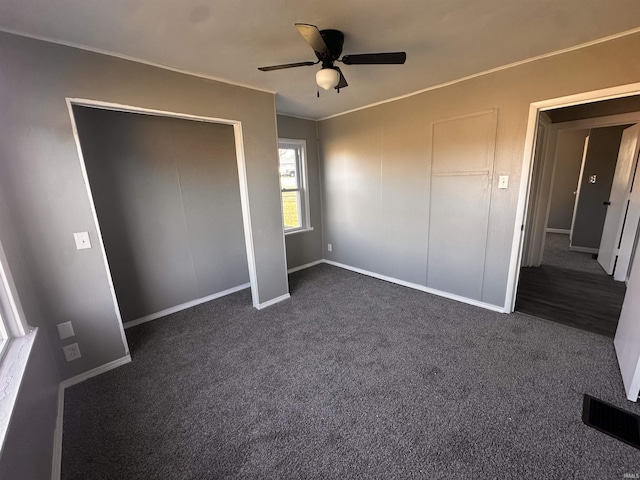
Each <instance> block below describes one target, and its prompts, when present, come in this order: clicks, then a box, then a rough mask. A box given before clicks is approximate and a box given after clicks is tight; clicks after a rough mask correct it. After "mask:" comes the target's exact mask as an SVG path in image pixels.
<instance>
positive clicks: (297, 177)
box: [278, 139, 311, 233]
mask: <svg viewBox="0 0 640 480" xmlns="http://www.w3.org/2000/svg"><path fill="white" fill-rule="evenodd" d="M278 153H279V156H280V189H281V191H282V216H283V218H284V232H285V233H293V232H300V231H304V230H311V225H310V223H309V192H308V190H307V159H306V153H307V152H306V142H305V141H304V140H289V139H280V140H279V141H278Z"/></svg>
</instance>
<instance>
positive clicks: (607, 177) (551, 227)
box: [515, 99, 640, 338]
mask: <svg viewBox="0 0 640 480" xmlns="http://www.w3.org/2000/svg"><path fill="white" fill-rule="evenodd" d="M606 103H607V102H605V104H606ZM618 103H620V102H618V101H616V105H617V104H618ZM625 105H626V107H627V108H629V109H632V108H638V106H637V105H636V102H634V101H633V99H628V100H626V102H625ZM605 106H606V105H599V106H598V107H599V108H597V109H596V108H594V107H592V108H591V110H595V111H596V112H603V111H605V109H604V107H605ZM573 108H575V107H569V110H571V109H573ZM582 110H583V111H582V112H581V115H582V116H588V115H590V114H591V111H590V110H589V109H585V108H582ZM566 111H567V108H563V109H557V110H549V111H547V112H545V114H546V117H547V119H548V120H547V123H546V126H547V129H548V130H551V131H552V133H553V134H552V135H549V137H550V138H551V139H552V140H551V141H550V142H549V145H548V146H546V151H545V150H542V149H541V150H539V151H538V154H537V156H536V160H535V161H536V163H538V164H539V165H543V166H544V164H547V167H549V166H550V165H551V166H552V167H553V168H550V170H551V171H552V175H551V176H550V178H549V177H547V178H546V179H545V178H544V177H542V178H541V180H540V181H539V183H538V184H537V185H536V186H532V189H531V200H530V211H532V212H535V211H536V210H537V209H539V210H541V212H542V215H539V216H540V220H541V223H540V225H538V229H539V233H538V237H537V238H536V237H535V234H536V229H534V228H531V229H529V230H528V231H527V232H526V233H525V236H526V237H527V240H528V241H526V242H525V252H523V262H522V268H521V270H520V283H519V285H518V293H517V298H516V306H515V309H516V310H517V311H519V312H522V313H527V314H530V315H534V316H537V317H541V318H545V319H547V320H551V321H554V322H557V323H562V324H565V325H570V326H572V327H575V328H579V329H582V330H587V331H590V332H594V333H598V334H602V335H606V336H609V337H611V338H613V336H614V335H615V331H616V326H617V320H618V318H619V316H620V311H621V307H622V302H623V300H624V295H625V285H624V282H619V281H616V280H615V279H614V278H612V277H611V276H609V274H610V273H611V272H607V271H605V269H604V268H603V267H602V266H601V264H600V263H602V262H599V258H598V253H599V248H600V245H601V243H602V244H603V245H605V244H607V242H609V243H612V241H611V238H613V237H617V236H619V232H611V230H612V229H613V228H612V225H613V224H616V225H617V224H618V223H619V222H616V221H613V222H612V218H614V217H615V218H616V219H619V220H620V219H621V214H622V211H621V210H620V207H621V205H622V204H623V202H622V201H621V200H619V199H618V198H617V197H616V194H615V192H613V191H612V189H613V190H615V188H614V187H616V186H618V187H619V186H621V185H622V184H625V185H626V184H627V183H628V180H629V179H628V178H625V179H622V178H616V176H617V177H620V176H621V175H620V172H621V171H623V175H624V174H626V175H627V177H628V175H629V174H630V173H631V172H630V168H628V167H629V164H630V163H631V162H630V160H631V158H630V156H629V154H628V152H627V150H628V147H627V143H629V139H630V138H631V137H630V136H629V135H631V136H632V137H633V140H634V142H635V139H636V137H637V136H638V135H637V130H638V128H640V127H634V128H630V124H629V123H626V122H627V121H628V119H627V118H624V119H616V118H615V115H614V116H607V117H605V118H606V121H607V122H608V123H609V124H610V125H608V126H595V127H594V128H583V127H592V125H593V124H596V125H597V124H598V123H599V122H600V123H601V122H602V121H603V120H602V118H580V119H578V120H580V121H578V122H576V121H569V122H567V121H564V122H563V121H561V122H558V123H554V120H555V119H557V118H561V119H563V117H564V118H566V116H567V112H566ZM633 114H636V113H635V112H633ZM620 121H624V122H625V123H623V124H622V125H616V124H615V123H618V122H620ZM567 124H568V125H567ZM628 134H629V135H628ZM625 139H626V140H625ZM623 140H624V141H623ZM634 145H635V143H634ZM636 153H637V152H634V153H632V154H631V155H636ZM635 158H636V157H635V156H634V157H633V159H634V160H635ZM625 162H626V163H625ZM625 165H626V168H622V169H621V168H620V167H621V166H623V167H624V166H625ZM534 171H535V166H534ZM537 173H538V174H539V172H537ZM538 176H539V177H540V174H539V175H538ZM623 180H624V181H623ZM624 188H626V187H624ZM624 188H623V190H624ZM618 196H620V195H618ZM614 198H616V199H615V200H614V201H613V205H612V206H611V207H607V205H608V204H610V203H611V202H610V201H609V200H610V199H611V200H613V199H614ZM616 209H617V210H616ZM616 214H617V215H616ZM605 219H607V220H608V223H606V222H605ZM535 244H539V246H538V245H535ZM526 248H528V249H529V251H526ZM609 250H610V252H609V253H613V251H612V249H609Z"/></svg>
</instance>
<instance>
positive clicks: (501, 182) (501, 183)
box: [498, 175, 509, 188]
mask: <svg viewBox="0 0 640 480" xmlns="http://www.w3.org/2000/svg"><path fill="white" fill-rule="evenodd" d="M508 187H509V175H500V176H499V177H498V188H508Z"/></svg>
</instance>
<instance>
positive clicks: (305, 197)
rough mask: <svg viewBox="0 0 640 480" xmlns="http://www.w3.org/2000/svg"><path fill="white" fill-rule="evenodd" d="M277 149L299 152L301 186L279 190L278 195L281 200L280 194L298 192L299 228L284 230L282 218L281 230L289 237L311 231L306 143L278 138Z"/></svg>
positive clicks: (298, 164) (299, 179)
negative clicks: (293, 149)
mask: <svg viewBox="0 0 640 480" xmlns="http://www.w3.org/2000/svg"><path fill="white" fill-rule="evenodd" d="M278 148H279V149H280V148H295V149H296V150H297V151H298V152H299V155H298V158H297V159H296V163H297V165H296V167H297V168H298V181H299V182H300V184H301V186H300V187H298V188H281V189H280V194H281V199H282V192H300V196H299V198H300V205H299V208H300V212H299V214H300V226H299V227H295V228H285V226H284V216H283V219H282V220H283V225H282V228H283V230H284V234H285V235H291V234H294V233H302V232H310V231H312V230H313V227H312V226H311V213H310V208H309V179H308V176H307V141H306V140H300V139H294V138H278ZM278 166H279V165H278Z"/></svg>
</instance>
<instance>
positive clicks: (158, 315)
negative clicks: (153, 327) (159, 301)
mask: <svg viewBox="0 0 640 480" xmlns="http://www.w3.org/2000/svg"><path fill="white" fill-rule="evenodd" d="M249 287H251V284H250V283H243V284H242V285H238V286H237V287H232V288H228V289H226V290H223V291H221V292H217V293H214V294H211V295H208V296H206V297H202V298H196V299H195V300H191V301H189V302H185V303H181V304H180V305H175V306H173V307H170V308H165V309H164V310H160V311H159V312H155V313H151V314H149V315H145V316H144V317H140V318H136V319H135V320H130V321H128V322H125V323H124V328H125V329H127V328H131V327H135V326H136V325H140V324H142V323H146V322H150V321H151V320H157V319H158V318H162V317H166V316H167V315H171V314H172V313H176V312H180V311H182V310H186V309H187V308H191V307H195V306H196V305H200V304H202V303H206V302H210V301H211V300H215V299H216V298H221V297H224V296H226V295H231V294H232V293H236V292H239V291H240V290H244V289H246V288H249Z"/></svg>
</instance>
